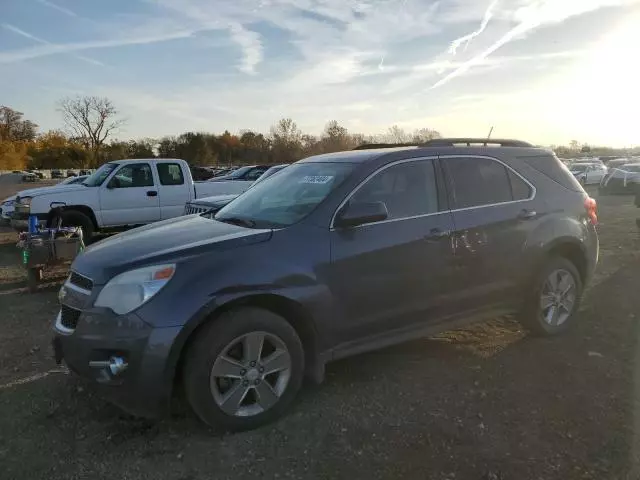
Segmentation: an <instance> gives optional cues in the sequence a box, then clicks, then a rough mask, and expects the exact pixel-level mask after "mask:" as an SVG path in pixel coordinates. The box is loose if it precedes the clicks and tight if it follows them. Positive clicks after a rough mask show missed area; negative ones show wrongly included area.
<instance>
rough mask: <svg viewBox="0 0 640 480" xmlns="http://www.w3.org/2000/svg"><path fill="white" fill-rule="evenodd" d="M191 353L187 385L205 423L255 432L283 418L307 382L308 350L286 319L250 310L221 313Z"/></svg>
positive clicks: (186, 363) (187, 368) (201, 336)
mask: <svg viewBox="0 0 640 480" xmlns="http://www.w3.org/2000/svg"><path fill="white" fill-rule="evenodd" d="M196 335H197V338H196V340H195V342H194V343H193V344H192V345H191V346H190V348H189V351H188V352H187V357H186V362H185V370H184V384H185V392H186V396H187V399H188V401H189V404H190V405H191V407H192V408H193V410H194V412H195V413H196V414H197V415H198V416H199V417H200V419H201V420H202V421H204V422H205V423H207V424H209V425H211V426H217V427H222V428H224V429H227V430H250V429H254V428H257V427H259V426H261V425H264V424H266V423H269V422H271V421H273V420H275V419H276V418H278V417H279V416H281V415H282V414H283V413H284V412H285V411H286V409H287V407H288V406H289V404H290V403H291V402H292V401H293V399H294V398H295V396H296V394H297V393H298V390H299V389H300V386H301V384H302V378H303V372H304V351H303V348H302V343H301V341H300V338H299V337H298V335H297V333H296V331H295V330H294V328H293V327H292V326H291V325H290V324H289V323H288V322H287V321H286V320H285V319H283V318H282V317H280V316H278V315H276V314H274V313H272V312H269V311H267V310H263V309H260V308H253V307H245V308H239V309H236V310H232V311H229V312H226V313H224V314H222V316H221V317H220V318H218V319H216V320H214V321H213V322H212V323H210V324H209V325H206V326H205V327H204V329H203V330H202V331H200V332H198V333H197V334H196Z"/></svg>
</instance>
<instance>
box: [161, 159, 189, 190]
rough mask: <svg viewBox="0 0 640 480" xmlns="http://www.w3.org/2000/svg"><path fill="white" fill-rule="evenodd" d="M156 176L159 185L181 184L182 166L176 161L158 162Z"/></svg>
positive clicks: (182, 177)
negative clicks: (158, 179)
mask: <svg viewBox="0 0 640 480" xmlns="http://www.w3.org/2000/svg"><path fill="white" fill-rule="evenodd" d="M158 177H159V178H160V184H161V185H183V184H184V176H183V175H182V168H180V165H178V164H177V163H159V164H158Z"/></svg>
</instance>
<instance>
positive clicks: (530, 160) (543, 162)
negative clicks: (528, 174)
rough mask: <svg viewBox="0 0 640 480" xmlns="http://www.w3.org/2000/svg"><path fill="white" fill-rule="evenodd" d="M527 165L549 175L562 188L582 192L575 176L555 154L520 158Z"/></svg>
mask: <svg viewBox="0 0 640 480" xmlns="http://www.w3.org/2000/svg"><path fill="white" fill-rule="evenodd" d="M522 159H523V160H524V161H525V163H526V164H527V165H529V166H530V167H531V168H533V169H534V170H537V171H538V172H540V173H542V174H543V175H545V176H547V177H549V178H550V179H551V180H553V181H554V182H556V183H559V184H560V185H562V186H563V187H564V188H567V189H569V190H573V191H574V192H582V191H583V188H582V186H581V185H580V182H578V180H576V177H574V176H573V174H572V173H571V172H570V171H569V169H568V168H567V166H566V165H565V164H564V163H562V162H561V161H560V159H559V158H558V157H556V156H555V155H540V156H538V157H524V158H522Z"/></svg>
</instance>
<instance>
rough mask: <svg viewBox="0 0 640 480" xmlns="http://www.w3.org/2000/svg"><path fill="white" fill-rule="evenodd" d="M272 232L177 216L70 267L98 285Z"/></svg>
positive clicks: (108, 243)
mask: <svg viewBox="0 0 640 480" xmlns="http://www.w3.org/2000/svg"><path fill="white" fill-rule="evenodd" d="M271 233H272V232H271V230H269V229H266V230H263V229H252V228H244V227H240V226H237V225H230V224H228V223H222V222H218V221H215V220H209V219H206V218H203V217H200V216H199V215H195V216H191V215H190V216H183V217H176V218H171V219H168V220H164V221H161V222H157V223H153V224H151V225H146V226H144V227H139V228H134V229H133V230H129V231H128V232H124V233H120V234H118V235H114V236H113V237H110V238H106V239H104V240H101V241H99V242H97V243H95V244H93V245H91V246H89V247H87V248H86V249H85V251H84V252H83V253H82V254H81V255H79V256H77V257H76V259H75V260H74V262H73V264H72V265H71V268H72V269H73V270H74V271H76V272H78V273H80V274H82V275H85V276H87V277H89V278H91V279H92V280H93V282H94V283H95V284H98V285H100V284H104V283H106V282H107V281H108V280H109V279H111V278H112V277H113V276H115V275H117V274H119V273H121V272H124V271H126V270H130V269H132V268H139V267H144V266H147V265H153V264H157V263H164V262H179V261H180V260H184V259H185V258H188V257H193V256H197V255H200V254H202V253H207V254H208V253H210V252H212V251H214V250H227V249H230V248H235V247H239V246H243V245H249V244H253V243H260V242H264V241H267V240H269V239H270V238H271Z"/></svg>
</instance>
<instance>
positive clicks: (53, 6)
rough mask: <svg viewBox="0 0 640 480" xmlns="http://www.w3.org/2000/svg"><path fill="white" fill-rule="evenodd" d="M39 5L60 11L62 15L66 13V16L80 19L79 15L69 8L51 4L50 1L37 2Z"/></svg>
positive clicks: (39, 0)
mask: <svg viewBox="0 0 640 480" xmlns="http://www.w3.org/2000/svg"><path fill="white" fill-rule="evenodd" d="M37 2H38V3H41V4H42V5H46V6H47V7H49V8H53V9H54V10H57V11H59V12H60V13H64V14H65V15H69V16H70V17H76V18H77V17H78V14H77V13H76V12H74V11H72V10H69V9H68V8H65V7H61V6H60V5H56V4H55V3H53V2H50V1H48V0H37Z"/></svg>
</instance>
